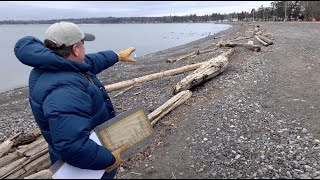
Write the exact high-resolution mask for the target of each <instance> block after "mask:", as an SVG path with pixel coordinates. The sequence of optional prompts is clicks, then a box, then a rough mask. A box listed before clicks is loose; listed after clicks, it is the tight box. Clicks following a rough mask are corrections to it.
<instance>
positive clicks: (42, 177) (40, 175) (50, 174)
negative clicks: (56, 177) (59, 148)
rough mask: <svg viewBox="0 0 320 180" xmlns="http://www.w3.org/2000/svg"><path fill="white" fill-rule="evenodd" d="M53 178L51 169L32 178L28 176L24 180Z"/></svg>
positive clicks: (33, 175)
mask: <svg viewBox="0 0 320 180" xmlns="http://www.w3.org/2000/svg"><path fill="white" fill-rule="evenodd" d="M52 176H53V174H52V172H51V171H50V170H49V169H45V170H42V171H39V172H37V173H35V174H32V175H30V176H27V177H25V178H24V179H52Z"/></svg>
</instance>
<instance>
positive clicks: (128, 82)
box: [105, 63, 203, 92]
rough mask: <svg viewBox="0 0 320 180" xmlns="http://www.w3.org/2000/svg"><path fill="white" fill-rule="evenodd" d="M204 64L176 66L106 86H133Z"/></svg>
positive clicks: (111, 88) (112, 87)
mask: <svg viewBox="0 0 320 180" xmlns="http://www.w3.org/2000/svg"><path fill="white" fill-rule="evenodd" d="M202 64H203V63H197V64H192V65H187V66H183V67H180V68H176V69H171V70H168V71H163V72H159V73H154V74H149V75H146V76H142V77H137V78H134V79H130V80H126V81H122V82H118V83H115V84H110V85H107V86H105V88H106V89H107V91H109V92H111V91H115V90H119V89H122V88H126V87H129V86H132V85H134V84H137V83H142V82H146V81H151V80H156V79H160V78H163V77H168V76H174V75H177V74H181V73H184V72H188V71H193V70H195V69H197V68H199V67H200V66H201V65H202Z"/></svg>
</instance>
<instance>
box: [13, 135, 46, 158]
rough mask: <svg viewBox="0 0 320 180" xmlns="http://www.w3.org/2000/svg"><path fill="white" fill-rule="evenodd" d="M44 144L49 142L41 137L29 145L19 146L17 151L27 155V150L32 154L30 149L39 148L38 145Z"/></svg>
mask: <svg viewBox="0 0 320 180" xmlns="http://www.w3.org/2000/svg"><path fill="white" fill-rule="evenodd" d="M43 144H47V143H46V141H45V139H44V138H39V139H38V140H36V141H33V142H32V143H30V144H28V145H23V146H19V147H18V148H19V149H18V150H17V152H18V153H19V154H21V155H25V153H26V152H28V154H30V151H33V149H37V147H41V146H42V145H43Z"/></svg>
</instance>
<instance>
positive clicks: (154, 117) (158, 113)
mask: <svg viewBox="0 0 320 180" xmlns="http://www.w3.org/2000/svg"><path fill="white" fill-rule="evenodd" d="M191 95H192V92H191V91H189V90H186V91H181V92H180V93H178V94H177V95H175V96H173V97H172V98H170V99H169V100H168V101H167V102H165V103H164V104H163V105H161V106H160V107H158V108H157V109H156V110H154V111H153V112H152V113H150V114H149V115H148V119H149V120H150V121H151V125H152V126H154V125H155V124H156V123H157V122H158V120H159V119H161V118H162V117H163V116H165V115H166V114H168V113H169V112H170V111H172V109H174V108H176V107H178V106H179V105H180V104H182V103H184V102H185V101H186V100H187V99H189V98H190V97H191Z"/></svg>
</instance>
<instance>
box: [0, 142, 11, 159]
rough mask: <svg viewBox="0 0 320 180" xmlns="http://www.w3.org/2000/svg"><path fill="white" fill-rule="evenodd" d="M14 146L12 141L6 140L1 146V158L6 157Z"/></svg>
mask: <svg viewBox="0 0 320 180" xmlns="http://www.w3.org/2000/svg"><path fill="white" fill-rule="evenodd" d="M12 146H13V142H12V141H10V140H6V141H4V142H3V143H1V144H0V157H2V156H4V155H6V154H7V153H8V152H9V151H10V149H11V147H12Z"/></svg>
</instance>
